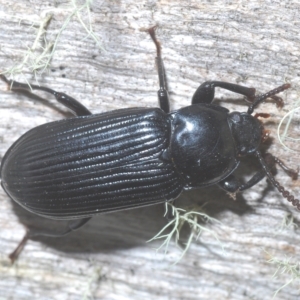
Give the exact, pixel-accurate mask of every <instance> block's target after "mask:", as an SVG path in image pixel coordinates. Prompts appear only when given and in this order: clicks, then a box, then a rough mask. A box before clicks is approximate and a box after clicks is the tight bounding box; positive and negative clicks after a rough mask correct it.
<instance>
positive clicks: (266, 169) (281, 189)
mask: <svg viewBox="0 0 300 300" xmlns="http://www.w3.org/2000/svg"><path fill="white" fill-rule="evenodd" d="M255 154H256V156H257V158H258V160H259V162H260V164H261V165H262V167H263V170H264V172H265V174H266V175H267V177H268V179H269V180H270V181H271V183H272V185H273V186H275V187H276V188H277V190H278V191H279V192H280V194H281V195H282V196H283V197H284V198H286V199H287V200H288V201H289V202H291V203H292V204H293V206H295V207H297V209H299V210H300V201H299V200H298V199H296V198H295V197H294V196H293V195H291V194H290V192H289V191H287V190H286V189H285V188H284V187H283V186H282V185H281V184H280V183H279V182H278V181H276V180H275V177H274V176H273V174H272V173H271V171H270V168H269V166H268V165H267V163H266V162H265V160H264V158H263V157H262V155H261V153H260V152H259V151H256V152H255Z"/></svg>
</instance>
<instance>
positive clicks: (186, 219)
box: [148, 203, 221, 264]
mask: <svg viewBox="0 0 300 300" xmlns="http://www.w3.org/2000/svg"><path fill="white" fill-rule="evenodd" d="M169 208H170V209H171V210H172V216H173V218H172V220H170V221H169V222H168V224H167V225H166V226H164V227H163V228H162V229H161V230H160V231H159V232H158V233H157V234H156V235H155V236H154V237H153V238H152V239H150V240H149V241H148V242H151V241H154V240H161V239H162V240H163V242H162V244H161V245H160V246H159V247H158V248H157V249H156V250H157V251H159V250H161V249H162V248H164V253H165V254H166V253H167V251H168V249H169V245H170V242H171V240H173V239H174V241H175V244H176V245H178V244H179V241H180V232H181V229H182V227H183V225H185V224H187V225H189V227H190V233H189V235H188V238H187V242H186V243H185V246H184V248H183V250H182V251H181V254H180V256H179V257H178V259H176V261H175V262H174V263H173V264H177V263H178V262H179V261H180V260H181V259H182V258H183V256H184V255H185V254H186V252H187V251H188V249H189V248H190V246H191V244H192V241H193V239H196V240H197V239H198V238H199V236H200V235H201V233H202V232H204V231H205V232H208V233H210V234H211V235H213V236H214V238H215V239H216V240H217V241H218V242H219V239H218V236H217V234H216V233H215V232H214V231H213V230H211V229H209V228H208V227H207V226H206V224H207V223H209V222H210V223H219V224H221V222H219V221H218V220H216V219H214V218H212V217H210V216H209V215H207V214H206V213H204V212H203V210H202V207H201V208H199V209H197V210H195V209H191V210H189V211H187V210H185V209H182V208H177V207H175V206H173V205H172V204H170V203H166V212H165V216H166V215H167V214H168V209H169ZM168 230H170V231H169V232H167V231H168Z"/></svg>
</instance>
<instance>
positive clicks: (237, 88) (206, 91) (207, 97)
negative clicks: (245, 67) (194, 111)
mask: <svg viewBox="0 0 300 300" xmlns="http://www.w3.org/2000/svg"><path fill="white" fill-rule="evenodd" d="M216 87H220V88H222V89H225V90H228V91H231V92H234V93H237V94H241V95H244V96H246V97H247V98H248V99H249V101H251V102H253V101H254V99H255V89H254V88H248V87H245V86H242V85H238V84H233V83H228V82H223V81H206V82H204V83H202V84H201V85H200V86H199V87H198V89H197V90H196V92H195V94H194V96H193V98H192V104H198V103H208V104H209V103H211V102H212V101H213V100H214V97H215V88H216Z"/></svg>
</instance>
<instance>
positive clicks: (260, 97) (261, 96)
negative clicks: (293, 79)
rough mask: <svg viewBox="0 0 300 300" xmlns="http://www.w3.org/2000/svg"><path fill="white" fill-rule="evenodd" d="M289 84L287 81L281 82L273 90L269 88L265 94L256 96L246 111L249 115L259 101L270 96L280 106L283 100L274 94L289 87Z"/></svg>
mask: <svg viewBox="0 0 300 300" xmlns="http://www.w3.org/2000/svg"><path fill="white" fill-rule="evenodd" d="M290 87H291V85H290V84H289V83H286V84H283V85H281V86H279V87H277V88H275V89H274V90H271V91H269V92H267V93H265V94H262V95H260V96H257V97H256V98H255V100H254V101H253V103H252V104H251V105H250V106H249V108H248V111H247V113H248V114H249V115H251V114H252V113H253V111H254V109H255V108H256V107H257V106H258V104H260V103H261V102H263V101H264V100H266V99H267V98H272V99H273V100H275V101H276V104H277V106H279V107H282V106H283V100H282V99H281V98H280V97H277V96H275V95H276V94H278V93H280V92H283V91H284V90H286V89H288V88H290Z"/></svg>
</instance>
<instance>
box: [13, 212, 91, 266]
mask: <svg viewBox="0 0 300 300" xmlns="http://www.w3.org/2000/svg"><path fill="white" fill-rule="evenodd" d="M90 219H91V218H85V219H79V220H72V221H69V222H68V224H67V228H66V229H65V230H64V231H62V232H60V233H51V232H46V231H39V230H33V229H29V228H27V230H26V233H25V235H24V237H23V239H22V240H21V242H20V243H19V245H18V246H17V248H16V249H15V250H14V251H13V252H12V253H10V254H9V259H10V260H11V262H12V263H14V261H15V260H16V259H17V258H18V256H19V255H20V253H21V252H22V250H23V248H24V247H25V245H26V243H27V241H28V240H30V239H32V238H35V237H37V236H47V237H54V238H55V237H63V236H65V235H67V234H69V233H71V232H72V231H75V230H77V229H79V228H81V227H82V226H84V225H85V224H86V223H87V222H88V221H89V220H90Z"/></svg>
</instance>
